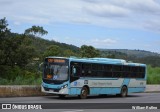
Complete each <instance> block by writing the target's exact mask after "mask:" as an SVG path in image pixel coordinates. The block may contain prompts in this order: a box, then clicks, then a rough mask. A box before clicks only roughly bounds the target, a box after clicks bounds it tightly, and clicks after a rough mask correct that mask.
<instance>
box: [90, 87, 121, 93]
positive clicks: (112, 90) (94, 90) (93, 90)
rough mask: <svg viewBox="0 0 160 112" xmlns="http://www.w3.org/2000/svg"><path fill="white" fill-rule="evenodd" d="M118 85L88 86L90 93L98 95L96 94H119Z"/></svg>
mask: <svg viewBox="0 0 160 112" xmlns="http://www.w3.org/2000/svg"><path fill="white" fill-rule="evenodd" d="M120 90H121V89H120V88H119V87H114V88H112V87H110V88H109V87H107V88H90V94H91V95H98V94H119V93H120Z"/></svg>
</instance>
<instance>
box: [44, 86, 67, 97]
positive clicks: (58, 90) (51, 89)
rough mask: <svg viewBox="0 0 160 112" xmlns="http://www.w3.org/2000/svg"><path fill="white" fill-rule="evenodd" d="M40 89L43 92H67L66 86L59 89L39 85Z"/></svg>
mask: <svg viewBox="0 0 160 112" xmlns="http://www.w3.org/2000/svg"><path fill="white" fill-rule="evenodd" d="M41 91H42V92H43V93H51V94H65V95H67V94H68V92H69V90H68V87H64V88H61V89H54V88H46V87H43V86H42V85H41Z"/></svg>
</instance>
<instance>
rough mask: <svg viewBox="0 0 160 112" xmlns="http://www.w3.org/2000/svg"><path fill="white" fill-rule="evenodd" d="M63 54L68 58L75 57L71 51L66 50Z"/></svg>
mask: <svg viewBox="0 0 160 112" xmlns="http://www.w3.org/2000/svg"><path fill="white" fill-rule="evenodd" d="M63 54H64V56H66V57H70V56H75V53H74V52H73V51H72V50H70V49H67V50H65V51H64V53H63Z"/></svg>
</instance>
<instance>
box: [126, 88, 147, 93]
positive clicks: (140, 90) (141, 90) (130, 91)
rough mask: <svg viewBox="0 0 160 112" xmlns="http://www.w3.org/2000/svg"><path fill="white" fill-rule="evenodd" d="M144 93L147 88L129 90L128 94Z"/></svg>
mask: <svg viewBox="0 0 160 112" xmlns="http://www.w3.org/2000/svg"><path fill="white" fill-rule="evenodd" d="M144 91H145V87H135V88H134V87H132V88H131V87H130V88H128V93H138V92H144Z"/></svg>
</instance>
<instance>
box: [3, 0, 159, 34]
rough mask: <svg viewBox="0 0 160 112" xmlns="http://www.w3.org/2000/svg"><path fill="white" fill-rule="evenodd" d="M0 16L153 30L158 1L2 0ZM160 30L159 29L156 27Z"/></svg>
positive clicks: (23, 20)
mask: <svg viewBox="0 0 160 112" xmlns="http://www.w3.org/2000/svg"><path fill="white" fill-rule="evenodd" d="M0 10H1V11H0V17H6V18H7V19H8V20H11V21H13V22H19V23H21V24H24V23H25V24H27V23H28V24H38V25H52V24H54V23H72V24H77V23H78V24H91V25H95V26H103V27H107V28H132V29H142V30H143V29H146V30H149V31H154V30H153V29H157V28H158V27H157V25H155V24H153V25H152V24H149V23H148V25H147V24H146V21H150V23H155V20H157V21H158V20H159V19H160V2H159V0H63V2H62V1H59V0H47V1H46V0H26V1H24V0H23V1H22V0H1V1H0ZM156 31H158V32H160V31H159V30H156Z"/></svg>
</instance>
